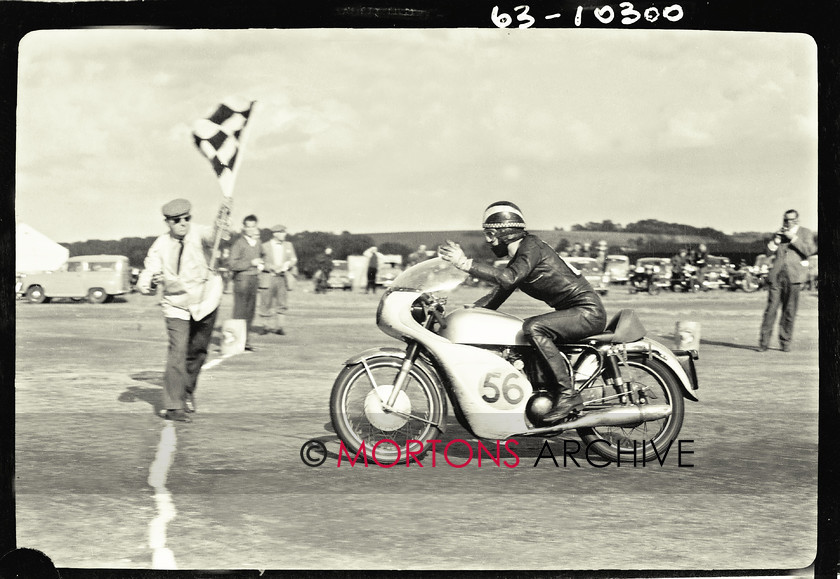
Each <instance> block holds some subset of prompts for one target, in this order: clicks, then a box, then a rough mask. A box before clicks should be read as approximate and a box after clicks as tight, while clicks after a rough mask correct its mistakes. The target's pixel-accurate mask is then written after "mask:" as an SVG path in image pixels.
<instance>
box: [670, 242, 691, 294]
mask: <svg viewBox="0 0 840 579" xmlns="http://www.w3.org/2000/svg"><path fill="white" fill-rule="evenodd" d="M688 262H689V260H688V251H686V250H685V249H681V250H680V252H679V253H678V254H677V255H675V256H674V257H672V258H671V289H672V290H673V289H674V287H675V286H677V285H679V284H680V283H681V282H682V277H683V274H684V273H685V266H686V265H688Z"/></svg>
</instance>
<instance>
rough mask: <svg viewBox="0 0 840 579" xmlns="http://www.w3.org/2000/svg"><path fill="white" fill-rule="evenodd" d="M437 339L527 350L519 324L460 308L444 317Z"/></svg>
mask: <svg viewBox="0 0 840 579" xmlns="http://www.w3.org/2000/svg"><path fill="white" fill-rule="evenodd" d="M440 335H441V336H443V337H444V338H446V339H447V340H449V341H451V342H454V343H456V344H488V345H498V346H527V345H529V344H528V340H527V339H526V338H525V335H524V334H523V333H522V320H521V319H519V318H517V317H516V316H511V315H509V314H503V313H501V312H497V311H495V310H488V309H486V308H463V309H460V310H455V311H453V312H452V313H450V314H448V315H447V316H446V328H444V329H442V330H441V331H440Z"/></svg>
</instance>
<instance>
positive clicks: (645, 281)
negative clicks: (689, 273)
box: [630, 257, 671, 293]
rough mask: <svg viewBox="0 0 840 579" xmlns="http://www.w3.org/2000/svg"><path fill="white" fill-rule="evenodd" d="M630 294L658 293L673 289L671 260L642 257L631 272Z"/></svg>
mask: <svg viewBox="0 0 840 579" xmlns="http://www.w3.org/2000/svg"><path fill="white" fill-rule="evenodd" d="M630 284H631V285H630V292H631V293H633V292H636V291H647V292H650V293H658V292H659V290H660V289H661V288H670V287H671V260H670V259H668V258H666V257H640V258H639V259H637V260H636V264H635V266H634V267H633V269H632V270H631V272H630Z"/></svg>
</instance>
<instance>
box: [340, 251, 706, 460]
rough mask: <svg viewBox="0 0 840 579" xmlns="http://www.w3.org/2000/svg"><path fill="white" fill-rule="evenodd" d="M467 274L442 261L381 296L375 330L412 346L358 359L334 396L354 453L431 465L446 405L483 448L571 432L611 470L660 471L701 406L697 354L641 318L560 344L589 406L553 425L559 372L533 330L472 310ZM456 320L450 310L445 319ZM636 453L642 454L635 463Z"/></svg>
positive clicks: (410, 272) (624, 317) (410, 273)
mask: <svg viewBox="0 0 840 579" xmlns="http://www.w3.org/2000/svg"><path fill="white" fill-rule="evenodd" d="M466 278H467V274H466V273H464V272H461V271H460V270H458V269H456V268H455V267H454V266H452V265H451V264H449V263H448V262H446V261H444V260H442V259H441V258H434V259H431V260H428V261H425V262H423V263H420V264H418V265H415V266H413V267H411V268H409V269H407V270H405V271H404V272H403V273H402V274H400V275H399V276H398V277H397V278H396V279H395V280H394V283H393V284H392V285H391V287H390V288H389V289H388V290H387V291H386V292H385V293H384V295H383V296H382V298H381V300H380V303H379V307H378V309H377V312H376V323H377V325H378V326H379V328H380V329H381V330H382V331H383V332H384V333H386V334H388V335H389V336H392V337H394V338H397V339H398V340H400V341H402V342H404V343H405V347H402V348H397V347H388V346H384V347H378V348H372V349H369V350H366V351H363V352H360V353H359V354H356V355H355V356H353V357H351V358H350V359H349V360H347V361H346V362H345V363H344V367H343V369H342V370H341V371H340V373H339V375H338V377H337V378H336V380H335V383H334V385H333V388H332V393H331V396H330V417H331V420H332V425H333V428H334V430H335V432H336V434H337V435H338V437H339V438H340V439H341V441H342V442H343V443H344V445H345V447H346V448H347V449H348V450H350V451H352V452H353V453H356V454H357V455H358V453H359V452H360V450H363V451H364V453H366V454H367V455H368V456H369V457H373V454H372V453H373V449H374V447H375V446H378V448H376V451H375V455H376V459H377V460H378V461H382V460H389V459H390V460H392V461H396V460H398V459H399V453H400V452H401V451H400V449H399V448H395V446H394V445H393V444H379V445H377V443H378V442H380V441H385V440H387V441H393V443H395V444H396V446H397V447H401V448H404V449H408V447H409V445H412V446H411V449H412V450H411V451H412V454H413V455H414V456H418V457H421V456H423V455H424V454H425V453H426V452H427V451H428V450H429V447H430V443H429V441H432V440H435V439H439V438H440V436H441V434H442V433H443V432H444V431H445V429H446V426H447V414H448V411H447V402H449V403H451V404H452V407H453V410H454V415H455V417H456V418H457V420H458V422H459V423H460V424H461V426H463V427H464V428H465V429H466V430H467V431H468V432H469V433H471V434H472V435H473V436H475V437H476V438H479V439H486V440H499V441H502V440H508V439H517V438H522V437H543V438H547V437H553V436H556V435H559V434H561V433H564V432H568V431H577V434H578V435H579V436H580V438H581V439H582V440H583V441H584V442H585V443H586V445H587V452H588V451H589V449H591V450H592V451H593V452H595V453H597V454H598V455H600V456H601V457H603V458H605V459H607V460H609V461H616V460H619V453H620V455H621V459H624V460H625V461H626V460H628V456H636V457H637V458H638V459H640V460H641V459H642V457H643V456H644V460H653V458H654V455H655V454H656V453H657V452H658V453H661V452H662V450H663V449H664V448H666V447H667V446H668V445H669V444H670V443H671V442H672V441H674V440H675V439H676V437H677V435H678V433H679V431H680V428H681V427H682V422H683V414H684V398H688V399H689V400H693V401H697V397H696V390H697V388H698V382H697V374H696V370H695V364H694V362H695V360H696V359H697V358H698V355H697V352H696V351H694V350H688V351H673V352H672V351H671V350H670V349H669V348H667V347H666V346H664V345H663V344H661V343H659V342H657V341H655V340H653V339H651V338H649V337H647V336H646V332H645V329H644V327H643V326H642V323H641V321H640V320H639V318H638V317H637V316H636V314H635V313H634V312H633V311H632V310H621V311H620V312H619V313H618V314H617V315H616V316H615V317H614V318H613V319H612V320H611V321H610V323H609V324H608V326H607V328H606V331H605V332H604V333H602V334H598V335H595V336H590V337H588V338H586V339H584V340H580V341H579V342H576V343H570V344H558V347H559V348H560V349H561V350H562V351H563V352H564V353H565V354H566V356H567V358H568V360H569V364H570V366H571V368H570V370H571V371H572V375H573V376H574V377H575V388H576V389H577V390H578V391H579V392H580V394H581V396H582V398H583V400H584V407H583V409H582V410H581V411H580V412H576V413H573V414H571V415H570V416H569V417H567V418H566V419H564V420H563V421H561V422H559V423H556V424H547V423H546V422H545V421H543V419H542V418H543V416H545V415H546V414H547V413H548V411H549V410H551V408H552V406H553V403H554V398H553V394H552V393H551V392H552V389H551V388H549V387H547V383H548V381H549V380H550V379H551V378H550V377H551V376H552V374H551V371H550V370H549V369H548V368H547V366H546V365H545V362H544V361H543V360H542V358H540V356H539V355H538V353H537V351H536V349H535V348H534V347H533V346H532V345H531V344H530V342H528V340H527V339H526V338H525V336H524V334H523V332H522V324H523V320H522V319H520V318H517V317H515V316H512V315H509V314H506V313H502V312H498V311H494V310H489V309H485V308H480V307H473V306H470V305H461V306H458V305H457V298H459V297H464V296H463V295H462V293H463V292H459V287H460V286H462V284H463V282H464V281H465V280H466ZM447 309H448V311H447ZM637 453H638V454H637Z"/></svg>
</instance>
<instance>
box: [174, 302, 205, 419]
mask: <svg viewBox="0 0 840 579" xmlns="http://www.w3.org/2000/svg"><path fill="white" fill-rule="evenodd" d="M217 311H218V310H215V311H214V312H213V313H212V314H209V315H208V316H207V317H205V318H204V319H203V320H199V321H195V320H193V319H192V318H190V319H189V320H180V319H178V318H164V319H165V320H166V333H167V335H168V337H169V350H168V352H167V354H166V371H165V373H164V376H163V407H164V408H165V409H167V410H179V409H183V407H184V399H185V398H186V396H187V394H188V393H189V394H192V393H193V392H194V391H195V387H196V383H197V382H198V373H199V372H201V366H202V365H204V360H206V359H207V347H208V346H209V345H210V337H211V336H212V335H213V326H214V324H215V323H216V312H217Z"/></svg>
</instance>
